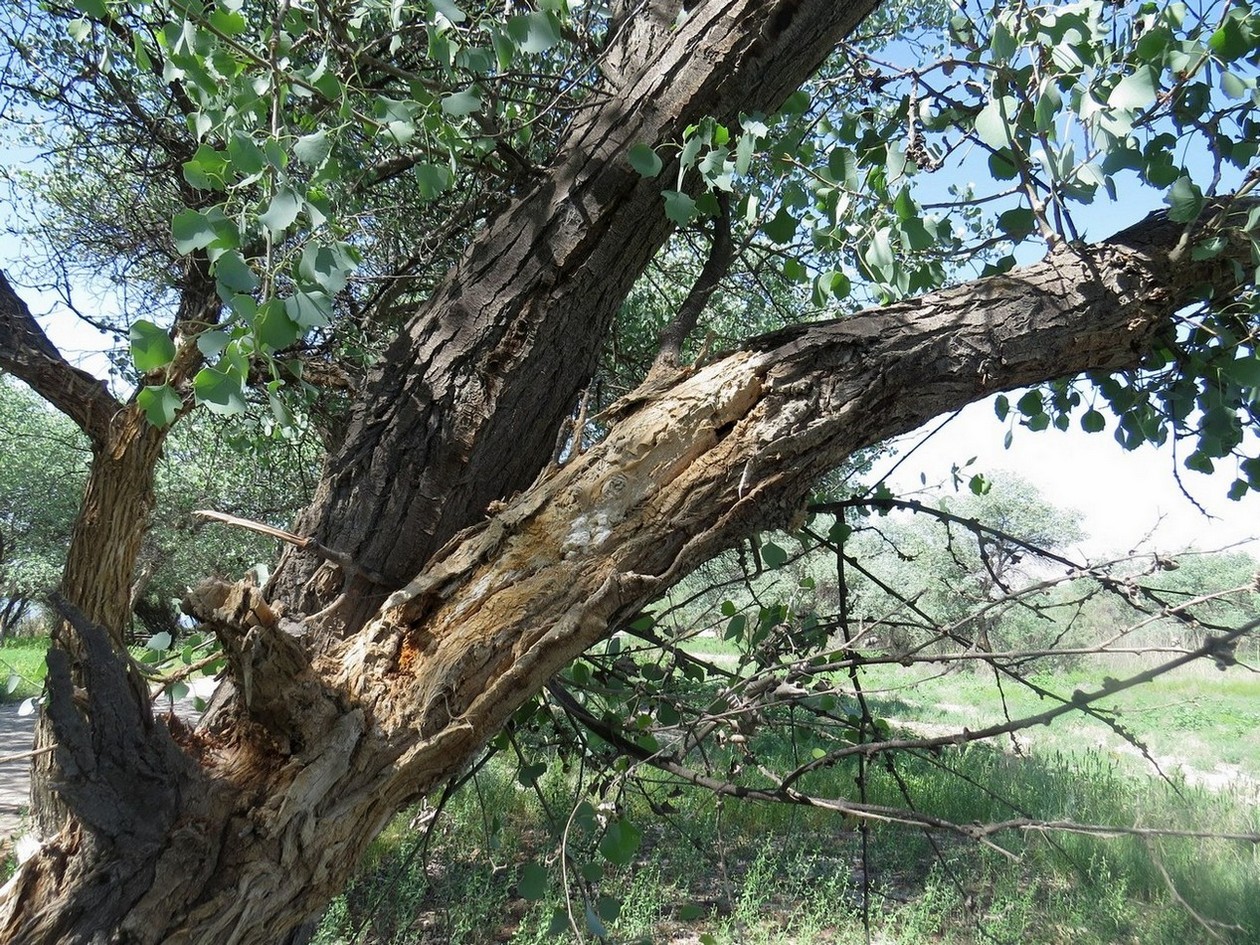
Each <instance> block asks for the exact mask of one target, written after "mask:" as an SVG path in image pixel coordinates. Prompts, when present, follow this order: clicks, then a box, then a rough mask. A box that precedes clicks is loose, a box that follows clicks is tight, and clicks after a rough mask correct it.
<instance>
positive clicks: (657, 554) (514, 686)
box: [0, 218, 1234, 943]
mask: <svg viewBox="0 0 1260 945" xmlns="http://www.w3.org/2000/svg"><path fill="white" fill-rule="evenodd" d="M1179 235H1180V228H1179V227H1176V226H1173V225H1170V224H1168V223H1166V222H1165V221H1163V220H1162V219H1159V218H1152V219H1150V220H1148V221H1146V222H1144V223H1142V224H1139V225H1138V226H1137V227H1134V228H1133V229H1131V230H1130V231H1126V232H1125V233H1122V234H1120V235H1118V236H1117V237H1115V238H1114V239H1112V240H1110V241H1108V242H1106V243H1104V244H1101V245H1099V246H1095V247H1089V248H1072V249H1066V250H1061V251H1059V252H1057V253H1055V254H1054V255H1053V256H1051V257H1050V258H1048V259H1047V260H1045V261H1044V262H1042V263H1040V264H1038V265H1035V266H1031V267H1028V268H1026V269H1023V270H1019V271H1016V272H1013V273H1011V274H1009V275H1005V276H998V277H994V278H991V279H985V280H980V281H978V282H975V283H971V284H968V285H965V286H961V287H958V288H955V289H950V290H945V291H942V292H937V293H933V294H931V295H929V296H926V297H924V298H922V299H918V300H913V301H908V302H904V303H900V304H897V305H894V306H889V307H886V308H884V309H881V310H878V311H874V312H870V313H867V314H864V315H860V316H857V317H855V318H851V319H845V320H840V321H834V322H827V323H818V324H811V325H804V326H800V327H797V328H793V329H789V330H787V331H783V332H779V333H776V334H773V335H770V336H766V337H763V338H760V339H756V340H754V341H753V342H750V343H749V344H748V345H747V346H746V347H745V348H744V349H742V350H740V351H736V352H734V353H732V354H729V355H727V356H725V357H723V358H722V359H720V360H719V361H716V362H715V363H712V364H710V365H708V366H705V367H702V368H699V369H696V370H691V371H685V372H680V373H679V374H678V375H677V376H676V377H675V378H674V379H673V380H672V382H671V383H668V384H661V385H659V386H657V387H655V388H653V389H652V390H651V391H650V392H645V393H644V394H642V395H641V396H639V397H638V398H632V399H629V400H627V401H626V402H625V403H624V404H623V405H622V407H621V410H620V412H619V413H618V415H617V416H615V417H611V418H610V420H611V421H615V422H613V425H612V428H611V431H610V433H609V435H608V437H607V439H605V440H604V441H603V442H602V443H600V444H598V445H597V446H595V447H593V448H592V449H590V450H589V451H587V452H586V453H584V454H581V455H579V456H577V457H575V458H574V459H572V460H571V461H570V462H569V463H567V464H566V465H564V466H563V467H561V468H560V469H558V470H556V471H553V472H550V473H548V474H545V475H543V476H542V477H540V478H539V479H538V480H537V481H536V482H535V483H534V484H533V485H532V486H531V487H530V488H528V489H527V490H526V491H525V492H523V493H522V494H521V495H520V496H519V497H517V498H516V499H515V500H513V501H511V502H510V503H507V504H506V505H505V506H504V507H503V508H502V509H500V510H499V511H498V512H496V513H495V514H494V515H493V516H491V517H490V518H488V519H485V520H483V521H481V522H479V523H478V524H476V525H473V526H471V527H469V528H467V529H465V530H464V531H462V532H461V533H459V534H457V535H456V536H454V537H453V538H451V539H450V540H449V541H448V542H447V544H446V545H445V547H443V548H442V549H440V550H439V551H438V553H437V554H436V555H434V558H433V562H432V564H430V565H429V566H428V567H427V568H425V569H424V570H423V571H421V572H420V573H419V574H416V575H415V576H413V577H412V579H411V580H410V581H409V582H407V583H406V584H405V585H404V586H403V587H401V588H399V589H397V590H395V591H394V592H393V593H392V594H391V595H390V596H389V597H388V598H387V599H386V600H385V601H384V602H383V603H382V605H381V606H379V607H377V608H376V609H375V612H374V614H373V616H372V619H371V620H370V621H369V622H368V623H367V624H366V625H365V627H364V628H363V629H362V630H361V631H360V632H358V633H357V634H355V635H354V636H352V637H350V638H348V639H346V640H344V641H343V642H341V643H339V644H338V645H337V646H335V647H333V648H331V649H329V650H328V651H326V652H324V653H323V654H322V655H319V656H316V657H314V658H309V657H308V656H307V651H306V649H305V648H304V647H302V646H300V645H298V644H297V642H296V641H295V639H294V636H293V635H292V633H290V631H291V630H293V629H295V628H294V627H292V626H291V625H290V621H291V620H293V619H295V618H296V616H297V615H296V612H288V611H286V608H285V607H284V605H283V602H276V601H268V600H266V599H264V598H263V596H262V594H261V593H260V592H259V591H258V590H257V589H255V588H250V587H246V586H243V585H241V586H227V585H221V584H220V585H210V586H208V587H206V588H204V589H203V590H202V591H201V592H200V593H199V595H198V597H197V601H196V602H195V607H196V609H197V610H198V612H199V615H200V616H201V617H202V618H203V619H205V620H207V621H208V622H210V623H211V624H212V625H213V626H214V627H216V629H217V631H218V632H219V634H220V636H221V638H222V639H223V641H224V644H225V647H226V648H227V650H228V652H229V654H230V656H231V664H232V673H233V676H234V678H235V680H236V682H237V683H238V686H239V687H240V690H241V692H242V698H241V699H240V700H239V701H238V702H237V704H236V707H235V710H236V713H237V715H236V716H235V717H234V718H233V719H231V720H230V721H231V724H229V725H228V726H227V727H226V728H224V729H223V730H221V731H219V732H217V733H215V732H197V733H193V732H188V731H186V730H184V729H183V728H182V727H180V726H179V725H178V724H176V723H169V725H163V724H161V723H158V724H150V723H149V721H148V719H147V716H146V712H145V711H144V709H143V707H142V706H141V705H140V702H142V700H139V701H137V700H136V699H135V698H134V696H132V695H129V694H128V691H127V690H128V685H127V677H126V673H125V671H124V670H123V669H122V668H120V667H116V668H113V669H110V668H108V666H106V667H104V668H98V666H99V664H98V661H100V662H102V663H106V664H107V663H108V662H109V660H110V659H111V656H110V653H109V650H108V647H107V646H106V645H105V644H104V643H103V642H102V641H104V639H105V634H104V633H102V632H101V631H99V630H95V629H93V628H92V627H91V626H88V625H85V622H84V621H79V620H75V621H74V624H75V626H76V628H77V629H78V632H79V634H80V636H81V638H82V639H83V641H84V646H85V647H87V648H88V649H89V650H91V651H92V652H91V656H92V661H93V667H94V669H93V672H94V676H93V678H92V679H90V680H89V688H88V697H87V698H88V705H87V707H86V710H85V709H83V708H81V707H79V706H78V705H77V704H76V702H75V698H74V696H73V694H72V692H71V691H70V690H69V689H68V688H67V686H66V684H65V679H66V678H67V677H66V673H65V670H64V669H63V668H60V667H56V668H55V672H54V674H53V675H54V686H53V690H54V699H53V708H52V710H51V712H50V716H51V718H52V719H53V724H54V725H55V727H56V729H57V734H58V739H59V741H60V743H61V745H62V748H61V749H60V750H59V756H58V761H59V764H60V766H61V768H62V770H63V772H65V780H64V782H63V784H64V787H63V791H64V794H65V796H66V798H67V799H68V800H69V801H70V803H71V804H72V806H74V808H75V810H76V811H80V809H82V810H81V813H80V814H79V817H78V819H77V820H76V821H75V822H74V823H73V824H72V825H71V826H70V827H69V828H67V830H66V831H64V832H63V833H62V834H61V835H60V836H59V837H58V838H56V840H54V841H52V842H50V843H48V844H47V845H46V846H45V847H44V849H43V850H42V851H41V852H40V853H39V854H38V855H37V856H36V857H34V858H33V859H32V860H30V861H28V862H27V863H26V864H24V866H23V867H22V868H21V869H20V870H19V873H18V875H17V876H16V877H15V880H14V883H13V885H11V886H10V887H9V889H8V891H7V895H6V897H5V899H4V900H3V903H2V904H0V929H2V930H3V931H4V933H5V934H6V936H7V938H6V940H8V941H13V942H24V943H25V942H32V943H33V942H53V941H57V942H68V943H69V942H84V943H86V942H90V941H98V940H104V941H119V942H129V943H130V942H135V943H151V942H152V943H156V942H176V943H202V942H205V943H210V942H213V943H225V942H226V943H270V942H273V941H275V940H277V939H278V938H279V937H280V936H282V935H283V934H285V932H286V931H287V930H288V929H289V928H291V927H293V926H294V925H295V924H297V923H298V922H300V921H302V920H303V919H305V918H306V917H307V916H310V915H312V914H314V913H315V912H317V911H318V909H319V908H320V907H321V906H322V905H323V904H324V903H325V902H326V901H327V899H328V898H329V897H330V896H331V895H333V894H334V893H335V892H336V891H337V890H338V889H340V888H341V886H342V885H343V883H344V882H345V880H346V879H347V877H348V876H349V874H350V873H351V871H352V870H353V868H354V865H355V863H356V862H357V860H358V858H359V855H360V854H361V853H362V851H363V849H364V848H365V847H366V845H367V843H368V842H369V841H370V839H371V838H372V837H373V836H374V835H375V834H376V833H377V832H378V831H379V830H380V829H381V828H382V827H383V826H384V824H385V823H386V822H387V821H388V819H389V817H390V816H391V815H392V814H393V813H394V812H395V811H396V810H397V809H399V808H400V807H401V806H403V805H405V804H407V803H409V802H411V801H414V800H416V799H417V798H419V797H422V796H424V795H425V794H426V793H428V792H430V791H432V790H433V789H435V788H436V787H438V786H439V785H441V784H442V783H444V782H445V781H446V780H447V779H448V778H449V777H451V776H452V775H453V774H455V773H457V772H458V771H459V770H460V769H461V768H462V767H463V766H465V765H466V764H467V763H468V762H469V761H470V760H471V759H472V758H473V757H474V756H475V753H476V752H477V751H478V750H479V748H480V746H481V745H482V744H484V742H485V741H486V739H488V738H489V737H491V736H492V735H493V734H495V732H497V731H498V730H499V728H500V727H501V726H502V724H503V723H504V721H505V720H506V719H507V718H508V717H509V716H510V714H511V713H512V712H513V711H514V710H515V709H516V708H518V707H519V706H520V705H521V703H522V702H523V701H525V700H526V699H528V698H530V697H532V696H533V695H534V694H535V693H537V692H538V691H539V690H540V689H541V688H542V687H543V686H544V685H545V684H546V682H547V680H548V679H549V678H550V677H551V676H552V675H553V674H554V673H555V672H556V671H558V670H559V669H560V668H562V667H563V666H564V665H565V664H566V663H568V662H569V661H571V660H572V659H573V658H574V657H576V656H577V655H578V654H580V653H581V652H582V651H584V650H585V649H587V648H588V647H590V646H591V645H592V644H594V643H595V642H597V641H598V640H600V639H601V638H603V637H604V636H606V635H607V634H608V633H610V632H611V631H612V629H614V628H615V626H616V625H617V622H618V621H619V620H621V619H623V618H625V617H627V616H629V615H631V614H633V613H635V612H637V611H638V610H639V609H640V608H641V607H642V606H643V605H644V604H646V603H647V602H649V601H650V600H652V599H653V598H655V597H657V596H658V595H659V594H660V593H661V592H662V591H664V590H665V589H666V588H668V587H669V586H670V585H671V584H673V583H674V582H676V581H677V580H679V579H680V578H681V577H682V576H684V575H685V574H686V573H687V572H688V571H689V570H690V569H692V568H693V567H695V566H696V565H697V564H699V563H701V562H702V561H704V560H705V559H707V558H709V557H711V556H712V555H713V554H715V553H716V552H718V551H720V550H722V549H724V548H726V547H729V546H730V545H732V544H733V543H735V542H737V541H739V540H741V539H742V538H744V537H746V536H747V535H748V534H749V533H750V532H752V531H754V530H757V529H760V528H764V527H767V526H771V525H776V524H782V523H785V522H786V521H788V520H789V519H790V518H791V517H792V516H793V515H794V514H795V513H796V512H797V511H798V510H799V508H800V504H801V502H802V501H803V498H804V495H805V493H806V492H807V490H808V489H809V487H810V484H811V483H812V482H813V481H814V479H815V477H816V476H817V474H818V473H820V472H822V471H824V470H825V469H828V468H830V467H832V466H834V465H836V464H837V463H839V462H841V461H843V459H844V458H845V457H847V456H848V455H849V454H850V453H852V452H853V451H854V450H857V449H860V448H861V447H864V446H867V445H870V444H872V443H875V442H879V441H881V440H883V439H886V438H887V437H889V436H892V435H895V434H897V433H900V432H903V431H905V430H908V429H910V428H913V427H915V426H917V425H919V424H920V423H921V422H923V421H924V420H926V419H928V418H930V417H933V416H936V415H938V414H940V413H942V412H944V411H948V410H952V409H955V408H957V407H961V406H963V405H964V404H967V403H970V402H972V401H974V400H976V399H979V398H981V397H984V396H986V395H987V394H990V393H992V392H995V391H998V390H1005V389H1010V388H1012V387H1017V386H1022V385H1027V384H1032V383H1037V382H1041V381H1045V380H1048V379H1051V378H1055V377H1060V376H1065V375H1071V374H1075V373H1079V372H1080V371H1083V370H1116V369H1122V368H1131V367H1134V366H1136V365H1137V364H1138V363H1139V361H1140V359H1141V357H1142V355H1143V353H1144V352H1145V351H1147V350H1148V349H1149V347H1150V345H1151V344H1152V342H1153V341H1154V340H1155V339H1157V338H1158V337H1159V335H1160V333H1161V332H1164V331H1167V330H1168V327H1169V325H1170V321H1171V318H1172V315H1173V314H1174V312H1175V311H1176V310H1177V308H1178V307H1180V306H1181V305H1183V304H1184V303H1185V302H1186V301H1187V300H1188V299H1189V298H1190V297H1191V294H1192V291H1193V287H1194V286H1195V285H1196V284H1199V283H1201V282H1203V281H1209V282H1210V283H1211V284H1213V285H1214V286H1215V287H1216V289H1217V290H1218V291H1221V292H1226V293H1227V292H1229V291H1230V290H1231V289H1232V288H1233V281H1232V280H1233V278H1234V276H1233V274H1232V273H1233V272H1234V270H1233V269H1231V268H1230V267H1229V266H1228V265H1220V264H1215V263H1196V262H1193V261H1189V260H1184V259H1182V260H1174V259H1171V258H1170V257H1169V256H1168V255H1167V251H1168V249H1169V248H1171V247H1172V246H1173V245H1175V243H1176V241H1177V239H1178V237H1179ZM129 699H130V701H128V700H129ZM144 778H150V779H151V780H152V784H153V785H154V787H153V790H154V791H155V792H156V794H157V796H158V798H159V802H158V804H157V807H156V809H155V816H154V818H152V819H146V816H145V812H146V811H148V810H149V809H150V802H149V801H148V800H147V799H146V797H145V794H144V793H142V792H141V791H139V790H131V789H130V787H129V786H130V785H131V784H133V783H136V780H137V779H144ZM128 779H131V780H128ZM146 783H148V782H146ZM172 797H173V798H174V800H170V798H172ZM137 851H139V852H137ZM106 877H107V878H108V880H107V881H103V878H106ZM97 936H99V938H97Z"/></svg>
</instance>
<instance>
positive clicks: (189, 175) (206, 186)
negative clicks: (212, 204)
mask: <svg viewBox="0 0 1260 945" xmlns="http://www.w3.org/2000/svg"><path fill="white" fill-rule="evenodd" d="M228 167H229V165H228V159H227V157H226V156H225V155H223V154H222V153H221V152H219V151H216V150H215V149H214V148H212V147H210V145H208V144H203V145H200V146H199V147H198V148H197V151H196V153H194V154H193V156H192V158H191V159H190V160H187V161H185V162H184V167H183V171H184V180H186V181H188V184H189V186H191V187H195V188H196V189H197V190H224V189H225V188H226V187H227V173H228Z"/></svg>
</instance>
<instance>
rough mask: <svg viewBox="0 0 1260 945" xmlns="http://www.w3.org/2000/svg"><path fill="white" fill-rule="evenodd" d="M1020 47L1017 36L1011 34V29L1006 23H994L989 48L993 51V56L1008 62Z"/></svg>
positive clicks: (999, 60) (998, 60) (995, 58)
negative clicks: (1016, 41)
mask: <svg viewBox="0 0 1260 945" xmlns="http://www.w3.org/2000/svg"><path fill="white" fill-rule="evenodd" d="M1017 48H1018V47H1017V46H1016V44H1015V37H1014V36H1012V35H1011V31H1010V30H1009V29H1007V28H1006V25H1005V24H1004V23H1001V22H998V23H995V24H994V25H993V32H992V33H991V34H990V35H989V49H990V50H992V52H993V58H994V60H995V61H997V62H1007V61H1009V60H1010V59H1011V57H1013V56H1014V55H1015V50H1016V49H1017Z"/></svg>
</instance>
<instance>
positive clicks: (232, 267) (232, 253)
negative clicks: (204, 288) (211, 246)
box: [214, 249, 258, 292]
mask: <svg viewBox="0 0 1260 945" xmlns="http://www.w3.org/2000/svg"><path fill="white" fill-rule="evenodd" d="M214 278H215V281H217V282H218V283H219V285H221V286H223V287H224V288H226V289H228V290H229V291H230V292H253V291H254V290H255V289H257V288H258V277H257V276H256V275H254V271H253V270H252V269H251V268H250V267H249V263H247V262H246V261H245V258H244V257H243V256H241V254H240V253H239V252H237V251H236V250H234V249H233V250H229V251H228V252H226V253H224V254H223V255H222V256H220V257H219V258H218V259H216V260H215V262H214Z"/></svg>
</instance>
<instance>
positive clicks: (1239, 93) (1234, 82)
mask: <svg viewBox="0 0 1260 945" xmlns="http://www.w3.org/2000/svg"><path fill="white" fill-rule="evenodd" d="M1252 81H1253V82H1254V81H1255V80H1254V79H1253V80H1252ZM1221 91H1222V92H1224V93H1225V95H1226V96H1228V97H1229V98H1234V99H1238V98H1242V97H1243V96H1244V95H1246V94H1247V93H1248V92H1249V91H1250V87H1249V86H1248V85H1247V83H1246V82H1245V81H1244V80H1242V79H1240V78H1239V77H1238V76H1236V75H1234V73H1232V72H1223V73H1221Z"/></svg>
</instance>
